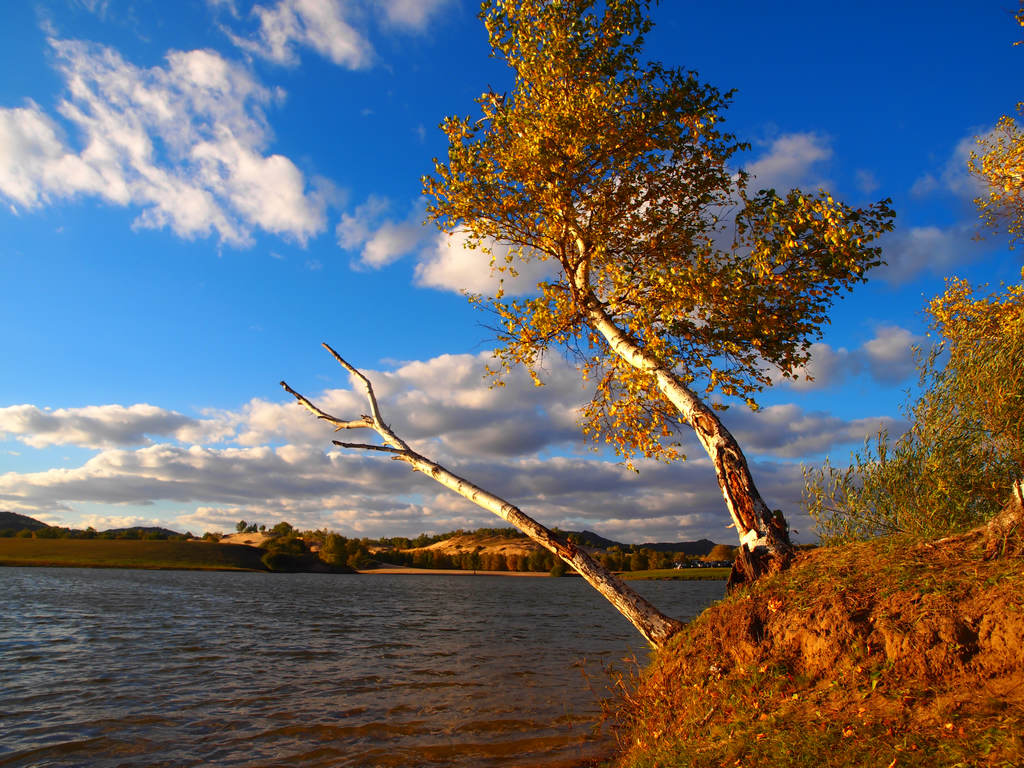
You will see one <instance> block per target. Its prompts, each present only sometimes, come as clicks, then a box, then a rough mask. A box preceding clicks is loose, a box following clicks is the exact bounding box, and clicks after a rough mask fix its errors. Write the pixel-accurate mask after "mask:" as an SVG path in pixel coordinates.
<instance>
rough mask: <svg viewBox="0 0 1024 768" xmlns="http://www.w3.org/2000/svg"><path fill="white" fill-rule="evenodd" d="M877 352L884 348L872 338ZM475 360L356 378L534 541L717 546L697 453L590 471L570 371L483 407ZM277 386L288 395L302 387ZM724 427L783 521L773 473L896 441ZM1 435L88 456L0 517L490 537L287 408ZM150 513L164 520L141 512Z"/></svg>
mask: <svg viewBox="0 0 1024 768" xmlns="http://www.w3.org/2000/svg"><path fill="white" fill-rule="evenodd" d="M890 336H892V337H897V336H899V334H898V333H893V334H889V335H886V334H879V336H878V338H879V339H887V338H890ZM876 352H877V354H878V356H879V359H882V358H884V357H885V356H886V355H888V354H889V353H890V350H889V348H888V347H886V346H885V345H884V344H881V345H880V347H879V349H877V350H876ZM488 359H489V355H488V354H479V355H441V356H438V357H435V358H432V359H429V360H417V361H411V362H408V363H405V364H403V365H400V366H398V367H396V368H395V369H394V370H390V371H372V370H367V371H366V374H367V375H368V376H369V377H370V379H371V380H372V381H373V383H374V388H375V391H376V392H377V394H378V397H379V400H380V403H381V406H382V408H383V411H384V417H385V418H386V419H387V420H388V422H389V423H390V424H391V425H392V426H393V427H394V428H395V429H396V431H398V433H399V434H401V435H402V436H403V437H404V438H406V439H408V440H409V441H410V442H411V443H412V445H413V446H414V447H416V448H418V449H419V450H421V451H423V452H424V453H425V454H427V455H429V456H431V457H433V458H435V459H436V460H438V461H441V462H442V463H443V464H445V465H446V466H448V467H449V468H450V469H451V470H452V471H454V472H456V473H458V474H460V475H461V476H464V477H467V478H469V479H470V480H472V481H473V482H475V483H477V484H479V485H481V486H482V487H485V488H487V489H489V490H492V491H493V492H495V493H498V494H499V495H502V496H504V497H505V498H507V499H508V500H509V501H511V502H513V503H516V504H518V505H520V506H521V507H522V508H523V509H524V510H525V511H527V512H528V513H529V514H532V515H535V516H536V517H537V518H539V519H541V520H543V521H545V522H547V523H548V524H551V525H559V526H561V527H563V528H569V527H573V528H577V527H582V526H586V527H588V528H592V529H596V530H598V531H600V532H603V533H605V534H606V535H614V536H621V537H622V538H624V539H626V540H628V541H639V540H642V539H663V540H672V539H684V538H700V537H702V536H711V537H714V538H716V539H717V540H719V541H731V540H732V539H731V535H730V534H729V533H728V532H727V531H726V529H725V527H724V526H725V524H726V522H727V520H726V513H725V511H724V508H723V505H722V501H721V498H720V494H719V490H718V484H717V482H716V479H715V477H714V472H713V470H712V468H711V464H710V461H709V460H708V459H707V458H706V456H704V454H703V452H702V451H701V450H700V449H699V448H698V447H697V446H695V445H689V446H688V447H689V455H690V460H689V461H687V462H684V463H678V464H675V465H664V464H658V463H655V462H649V461H640V462H638V467H639V468H640V474H639V475H636V474H634V473H632V472H630V471H629V470H626V469H625V468H624V467H622V466H620V465H618V464H617V463H615V462H613V461H609V460H606V459H605V458H602V457H598V456H588V455H586V454H585V453H584V447H583V443H582V438H581V435H580V433H579V430H578V428H577V427H576V425H575V419H576V407H577V406H578V405H579V404H580V403H581V402H582V401H583V400H584V399H585V398H586V397H587V396H588V393H587V391H586V390H584V389H582V388H581V385H580V381H579V374H578V372H577V371H576V370H575V369H574V368H573V366H572V365H570V364H568V363H566V362H565V361H563V360H561V359H554V360H550V361H549V362H548V365H547V369H546V374H545V380H546V382H547V385H546V386H544V387H535V386H534V385H533V384H532V382H531V381H530V379H529V377H528V376H527V375H525V374H523V373H522V372H521V371H516V372H514V373H513V374H512V375H511V376H509V378H508V380H507V382H506V386H504V387H501V388H495V389H492V388H490V386H489V382H488V381H486V380H484V379H483V369H484V366H485V364H486V363H487V361H488ZM292 384H294V385H296V386H298V387H299V388H300V389H302V387H301V386H300V384H301V383H300V382H292ZM307 394H309V395H310V396H311V397H312V399H313V400H314V401H315V402H317V404H318V405H320V406H321V407H322V408H323V409H324V410H326V411H327V412H329V413H332V414H335V415H337V416H339V417H341V418H351V417H355V416H358V414H361V413H363V412H364V411H365V410H366V403H365V399H364V397H363V396H362V394H361V393H359V392H357V391H353V390H351V389H329V390H327V391H325V392H322V393H316V392H308V393H307ZM724 416H725V422H726V425H727V426H728V427H729V428H730V429H731V430H732V431H733V432H734V433H735V434H736V435H737V438H738V439H739V440H740V442H741V445H743V446H744V448H745V450H747V452H748V456H750V457H751V459H752V461H753V465H754V473H755V478H756V479H757V482H758V484H759V487H760V488H761V491H762V493H763V494H764V495H765V498H766V499H767V500H768V502H769V504H771V505H772V506H773V507H781V508H783V509H786V510H787V511H789V510H791V509H794V506H795V504H796V503H797V501H798V499H799V494H800V483H801V481H800V474H799V470H798V468H796V469H794V466H793V465H792V464H788V465H782V464H777V463H776V462H775V461H774V460H772V459H771V458H770V457H786V458H790V457H801V456H806V455H809V454H817V453H821V452H824V451H826V450H829V449H830V448H834V447H836V446H839V445H842V444H845V443H851V442H860V441H861V440H862V439H863V438H864V437H865V436H866V435H868V434H871V433H873V432H874V431H876V430H877V428H878V426H879V425H888V426H890V428H891V429H894V430H895V429H896V428H897V427H898V426H899V425H898V424H896V423H895V422H893V421H892V420H891V419H885V418H863V419H852V420H845V419H840V418H837V417H835V416H832V415H830V414H826V413H821V412H807V411H804V410H803V409H802V408H800V407H798V406H795V405H780V406H773V407H770V408H766V409H764V411H763V412H761V413H757V414H752V413H748V412H746V411H744V410H741V409H736V410H731V411H728V412H727V413H726V414H725V415H724ZM0 431H4V432H8V433H10V434H12V435H13V436H14V437H15V438H17V439H19V440H21V441H22V442H25V443H28V444H29V445H33V446H35V447H45V446H48V445H58V444H60V445H71V444H75V445H80V446H86V447H90V448H93V449H95V450H97V451H98V452H97V453H96V454H95V455H93V456H92V457H91V458H89V459H88V460H87V461H85V462H84V463H82V464H80V465H79V466H71V467H69V468H53V469H49V470H45V471H41V472H26V473H17V472H8V473H6V474H2V475H0V507H2V508H6V509H12V510H18V511H22V512H24V513H26V514H33V515H36V514H38V515H39V516H46V517H47V519H53V521H54V522H65V523H75V524H82V525H86V524H89V523H88V522H79V521H86V516H88V515H93V514H95V515H101V516H103V517H107V518H109V517H111V516H116V517H118V518H128V517H131V516H135V517H138V518H144V519H145V520H146V521H147V522H148V523H154V522H155V521H156V518H161V519H162V524H164V525H167V526H168V527H171V528H174V529H176V530H186V529H190V530H192V531H194V532H202V531H204V530H218V529H220V530H225V529H230V528H232V527H233V526H234V523H235V522H237V521H238V520H239V519H246V520H257V521H259V522H263V523H266V524H273V523H275V522H277V521H279V520H281V519H286V520H289V521H290V522H292V523H293V524H296V525H301V526H302V527H317V528H319V527H322V526H325V525H327V526H330V527H333V528H335V529H337V530H340V531H341V532H343V533H346V534H348V535H352V534H353V533H358V534H359V535H369V536H377V535H384V534H391V535H396V534H412V535H414V534H416V533H418V532H420V531H423V530H433V531H442V530H451V529H453V528H458V527H478V526H483V525H493V524H494V523H495V521H494V518H493V517H491V516H489V515H488V514H487V513H486V512H483V511H482V510H479V509H477V508H476V507H474V506H472V505H471V504H470V503H469V502H467V501H466V500H464V499H461V498H460V497H458V496H456V495H454V494H451V493H449V492H447V491H445V490H443V489H441V488H440V487H439V486H437V485H436V484H435V483H433V482H432V481H430V480H429V479H428V478H426V477H424V476H423V475H422V474H419V473H415V472H412V471H410V470H409V468H408V467H407V466H405V465H404V464H402V463H401V462H395V461H389V460H388V459H387V458H386V457H383V456H379V455H376V454H371V453H360V452H355V451H346V450H341V449H337V448H334V447H332V446H331V444H330V441H331V439H332V438H335V437H339V436H338V435H336V434H335V433H333V432H332V430H331V429H330V427H329V426H327V425H325V424H324V423H323V422H321V421H319V420H317V419H315V418H313V417H312V416H311V415H310V414H309V413H308V412H307V411H306V410H305V409H303V408H302V407H300V406H299V405H297V404H296V403H294V402H292V401H290V400H287V399H285V398H284V397H282V399H281V400H280V401H278V402H270V401H267V400H261V399H256V400H253V401H251V402H249V403H247V404H246V405H245V406H243V407H242V408H240V409H238V410H237V411H230V412H221V411H211V412H204V413H203V414H202V415H201V416H200V417H197V418H192V417H188V416H185V415H183V414H180V413H176V412H174V411H169V410H166V409H160V408H157V407H155V406H150V405H136V406H118V405H107V406H94V407H87V408H78V409H55V410H51V411H47V410H45V409H41V408H38V407H36V406H31V405H23V406H12V407H10V408H5V409H0ZM346 437H351V439H352V440H353V441H362V440H366V439H372V437H373V436H372V435H371V434H360V433H355V432H353V433H346ZM687 441H688V443H692V442H693V440H692V438H687ZM215 442H217V443H219V445H214V443H215ZM551 454H563V455H554V456H552V455H551ZM758 457H761V458H760V461H758V460H757V458H758ZM97 505H107V506H108V507H110V509H109V510H108V511H104V510H103V509H99V510H97ZM156 505H159V506H160V508H161V509H168V508H171V509H173V510H175V511H173V512H169V513H162V514H154V513H153V512H152V511H149V510H152V509H153V508H154V507H155V506H156ZM76 515H77V517H76ZM89 519H92V518H89ZM94 524H95V523H94ZM98 527H99V526H98Z"/></svg>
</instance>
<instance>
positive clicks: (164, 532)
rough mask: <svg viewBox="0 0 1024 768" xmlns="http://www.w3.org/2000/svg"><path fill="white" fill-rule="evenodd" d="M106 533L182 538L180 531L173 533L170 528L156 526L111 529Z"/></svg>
mask: <svg viewBox="0 0 1024 768" xmlns="http://www.w3.org/2000/svg"><path fill="white" fill-rule="evenodd" d="M104 533H138V534H139V536H140V537H141V536H143V535H144V534H147V533H149V534H154V533H155V534H157V535H159V536H182V535H183V534H182V533H179V532H178V531H172V530H171V529H170V528H161V527H159V526H156V525H133V526H131V527H130V528H109V529H107V530H106V531H104Z"/></svg>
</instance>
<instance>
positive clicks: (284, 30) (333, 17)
mask: <svg viewBox="0 0 1024 768" xmlns="http://www.w3.org/2000/svg"><path fill="white" fill-rule="evenodd" d="M353 5H354V4H352V3H342V2H340V0H279V2H278V3H277V4H276V5H269V6H264V5H256V6H255V7H254V8H253V9H252V12H251V16H253V17H255V18H256V19H257V21H258V22H259V30H258V31H256V32H255V33H254V34H253V35H251V36H248V37H246V36H242V35H238V34H234V33H233V32H230V31H228V35H229V37H230V38H231V40H232V42H234V43H235V45H237V46H239V47H240V48H242V49H243V50H246V51H248V52H249V53H252V54H254V55H257V56H261V57H263V58H265V59H269V60H270V61H274V62H277V63H278V64H284V65H288V66H295V65H296V64H298V61H299V57H298V53H297V52H296V49H297V48H299V47H301V46H305V47H308V48H311V49H313V50H314V51H316V52H317V53H319V54H320V55H321V56H323V57H324V58H326V59H329V60H330V61H332V62H334V63H335V64H337V65H338V66H340V67H345V68H346V69H364V68H366V67H368V66H370V64H371V63H372V62H373V46H371V45H370V42H369V40H367V39H366V37H365V35H364V34H363V33H362V32H360V31H358V30H357V29H356V28H355V27H354V26H353V25H352V23H351V21H352V17H353V15H356V13H354V11H355V9H354V7H353Z"/></svg>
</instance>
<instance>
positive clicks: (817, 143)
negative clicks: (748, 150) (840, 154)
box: [746, 133, 832, 190]
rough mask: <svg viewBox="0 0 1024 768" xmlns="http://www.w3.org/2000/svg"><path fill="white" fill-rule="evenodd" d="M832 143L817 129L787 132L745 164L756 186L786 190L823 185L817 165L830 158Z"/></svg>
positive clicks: (757, 187) (753, 184) (752, 184)
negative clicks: (808, 131)
mask: <svg viewBox="0 0 1024 768" xmlns="http://www.w3.org/2000/svg"><path fill="white" fill-rule="evenodd" d="M831 157H832V147H831V146H829V141H828V139H827V138H825V137H824V136H821V135H819V134H817V133H787V134H784V135H782V136H779V137H777V138H776V139H774V140H773V141H772V142H771V144H770V145H769V146H768V149H767V151H766V152H765V153H764V154H762V155H761V156H760V157H758V158H757V160H755V161H754V162H752V163H750V164H749V165H748V166H747V167H746V171H747V172H748V173H750V174H751V175H752V176H754V180H753V181H752V182H751V187H753V188H754V189H769V188H773V189H777V190H785V189H790V188H792V187H796V186H800V185H808V184H809V185H811V186H821V185H822V184H823V183H824V182H823V181H822V180H821V179H820V178H818V177H817V174H818V173H819V171H818V170H817V169H818V167H819V166H820V165H821V164H822V163H824V162H826V161H827V160H829V159H831Z"/></svg>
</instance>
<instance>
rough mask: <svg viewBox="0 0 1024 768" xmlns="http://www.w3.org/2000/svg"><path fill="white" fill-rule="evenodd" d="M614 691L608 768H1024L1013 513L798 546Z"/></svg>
mask: <svg viewBox="0 0 1024 768" xmlns="http://www.w3.org/2000/svg"><path fill="white" fill-rule="evenodd" d="M624 689H625V690H627V691H628V693H626V694H624V702H623V703H622V705H621V707H620V708H619V710H618V711H617V712H616V713H614V715H613V717H614V718H615V719H616V720H617V723H618V726H617V727H618V738H619V748H620V756H619V757H618V758H617V759H616V760H615V761H614V762H612V763H611V765H615V766H616V767H617V768H641V766H643V767H644V768H653V767H654V766H666V767H667V766H709V767H710V766H715V768H718V767H719V766H808V768H811V767H813V768H819V766H844V767H845V766H850V767H851V768H852V767H853V766H880V767H882V768H897V766H920V767H921V768H926V767H927V768H933V767H934V766H1024V524H1022V522H1021V516H1020V514H1019V513H1018V514H1017V516H1016V523H1011V524H1008V525H1003V526H995V527H989V528H985V529H978V530H976V531H972V532H970V533H966V534H962V535H960V536H956V537H951V538H948V539H943V540H940V541H937V542H931V543H914V542H911V541H908V540H907V539H903V538H899V537H896V538H889V539H884V540H876V541H872V542H869V543H864V544H856V545H850V546H845V547H838V548H823V549H818V550H814V551H812V552H809V553H805V554H802V555H801V556H800V558H799V560H798V561H797V563H796V564H795V565H794V567H793V568H792V569H791V570H790V571H788V572H786V573H782V574H779V575H777V576H775V577H772V578H770V579H767V580H764V581H763V582H759V583H757V584H755V585H754V586H753V587H752V588H750V589H749V590H744V591H741V592H739V593H737V594H734V595H732V596H731V597H729V598H727V599H726V600H723V601H722V602H721V603H719V604H717V605H716V606H713V607H712V608H710V609H708V610H707V611H705V612H704V614H702V615H701V616H700V617H699V618H698V619H697V620H696V621H694V622H693V623H692V624H691V625H689V626H688V627H687V629H686V630H685V631H683V632H681V633H680V635H679V636H678V637H677V638H675V639H674V640H673V642H672V644H671V645H670V647H669V648H667V649H666V650H665V651H663V652H661V653H660V654H659V655H658V656H657V657H656V658H655V660H654V661H653V663H652V664H651V666H650V667H649V668H648V670H646V671H645V672H644V673H643V674H642V676H641V678H640V679H639V680H637V681H633V684H627V685H624Z"/></svg>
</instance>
